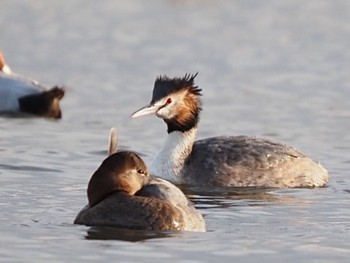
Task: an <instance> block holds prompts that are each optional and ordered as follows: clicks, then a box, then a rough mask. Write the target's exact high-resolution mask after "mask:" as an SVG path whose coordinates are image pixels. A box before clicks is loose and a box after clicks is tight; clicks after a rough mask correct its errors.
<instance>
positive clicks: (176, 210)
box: [74, 147, 205, 231]
mask: <svg viewBox="0 0 350 263" xmlns="http://www.w3.org/2000/svg"><path fill="white" fill-rule="evenodd" d="M110 149H111V147H110ZM87 193H88V201H89V203H88V205H87V206H86V207H85V208H83V209H82V210H81V211H80V212H79V213H78V215H77V216H76V218H75V220H74V223H75V224H83V225H88V226H113V227H120V228H129V229H145V230H146V229H149V230H185V231H205V223H204V220H203V217H202V215H201V214H200V213H199V212H197V211H196V210H195V208H194V207H193V206H192V205H191V204H190V203H189V202H188V200H187V198H186V197H185V195H184V194H183V193H182V192H181V190H180V189H178V188H177V187H176V186H175V185H173V184H171V183H170V182H167V181H165V180H163V179H160V178H159V179H158V178H153V177H150V176H149V173H148V171H147V167H146V165H145V163H144V162H143V160H142V159H141V158H140V157H139V156H138V155H137V154H135V153H133V152H129V151H121V152H117V153H111V154H110V156H109V157H107V158H106V159H105V160H104V161H103V163H102V164H101V166H100V167H99V168H98V169H97V171H96V172H95V173H94V174H93V175H92V177H91V179H90V182H89V184H88V190H87Z"/></svg>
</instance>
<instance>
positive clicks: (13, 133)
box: [0, 0, 350, 262]
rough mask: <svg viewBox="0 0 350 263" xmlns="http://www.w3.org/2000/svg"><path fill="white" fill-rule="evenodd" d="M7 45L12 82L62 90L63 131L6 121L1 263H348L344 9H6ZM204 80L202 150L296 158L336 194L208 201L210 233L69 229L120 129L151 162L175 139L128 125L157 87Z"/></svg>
mask: <svg viewBox="0 0 350 263" xmlns="http://www.w3.org/2000/svg"><path fill="white" fill-rule="evenodd" d="M0 32H1V34H0V49H2V50H3V52H4V54H5V56H6V58H7V61H8V63H9V65H10V66H12V69H13V70H14V71H16V72H18V73H22V74H25V75H28V76H32V77H34V78H36V79H38V80H39V81H41V82H43V83H46V84H48V85H54V84H64V85H66V86H67V93H66V97H65V98H64V99H63V101H62V108H63V119H62V120H61V121H58V122H56V121H50V120H45V119H35V118H29V119H7V118H0V209H1V213H0V234H1V240H0V261H1V262H21V261H22V262H68V261H70V262H72V261H74V262H86V261H116V260H117V261H118V262H257V261H259V262H278V261H279V262H348V260H349V258H350V244H349V241H350V208H349V202H350V173H349V170H350V133H349V130H350V103H349V97H350V87H349V83H350V74H349V72H350V52H349V47H350V2H349V1H347V0H338V1H326V0H324V1H321V0H319V1H302V0H297V1H293V0H290V1H279V0H274V1H272V0H269V1H259V0H248V1H243V0H242V1H230V0H226V1H225V0H219V1H200V0H193V1H185V0H173V1H171V0H167V1H161V0H151V1H142V0H131V1H112V0H110V1H83V0H72V1H46V0H35V1H34V0H33V1H20V0H4V1H1V2H0ZM197 71H198V72H199V75H198V77H197V78H196V83H197V84H198V85H199V86H200V87H201V88H202V89H203V93H204V96H203V101H204V110H203V112H202V115H201V123H200V131H199V137H207V136H214V135H221V134H230V135H234V134H248V135H257V136H263V137H268V138H271V139H274V140H278V141H282V142H285V143H288V144H290V145H293V146H295V147H297V148H299V149H300V150H302V151H304V152H306V153H307V154H308V155H310V156H311V157H313V158H314V159H316V160H319V161H320V162H321V163H322V164H323V165H324V166H325V167H326V168H327V169H328V170H329V173H330V182H329V186H328V187H327V188H323V189H289V190H279V191H273V192H269V193H265V194H255V195H250V194H246V195H234V194H229V193H215V192H214V193H210V192H209V193H202V194H201V193H199V194H197V195H194V196H192V200H193V201H194V202H195V203H196V207H197V208H198V209H199V210H200V211H201V212H202V213H203V214H204V216H205V220H206V223H207V228H208V232H207V233H144V234H142V235H141V236H140V234H139V233H134V232H130V231H126V232H125V231H115V230H111V229H105V230H103V229H97V230H96V229H89V228H87V227H84V226H76V225H73V224H72V221H73V219H74V217H75V215H76V213H77V212H78V211H79V210H80V209H81V208H82V207H83V206H84V205H85V204H86V201H87V200H86V192H85V191H86V186H87V183H88V180H89V178H90V176H91V174H92V173H93V172H94V170H95V169H96V168H97V167H98V165H99V164H100V163H101V161H102V160H103V158H104V157H105V154H106V149H107V137H108V132H109V129H110V127H112V126H116V127H117V128H118V130H119V132H120V145H121V147H122V148H126V149H132V150H135V151H138V152H140V153H142V154H143V157H144V159H145V160H146V161H147V162H150V160H151V158H152V156H153V154H154V153H155V152H156V151H157V149H158V148H159V147H160V146H161V145H162V143H163V140H164V138H165V125H164V124H163V123H162V121H161V120H159V119H157V118H155V117H144V118H140V119H130V117H129V116H130V114H131V113H132V112H134V110H136V109H138V108H139V107H141V106H143V105H145V104H146V103H148V102H149V100H150V98H151V91H152V87H153V82H154V80H155V78H156V77H157V76H158V75H161V74H168V75H170V76H182V75H183V74H185V73H186V72H189V73H195V72H197ZM100 238H105V239H107V240H100ZM125 240H143V241H142V242H129V241H125Z"/></svg>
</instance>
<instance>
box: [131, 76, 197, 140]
mask: <svg viewBox="0 0 350 263" xmlns="http://www.w3.org/2000/svg"><path fill="white" fill-rule="evenodd" d="M197 74H198V73H196V74H194V75H190V74H186V75H185V76H184V77H182V78H176V77H175V78H169V77H167V76H160V77H158V78H157V79H156V81H155V83H154V89H153V95H152V100H151V102H150V104H149V105H147V106H145V107H142V108H141V109H139V110H137V111H136V112H134V113H133V114H132V115H131V117H133V118H136V117H139V116H144V115H149V114H155V115H156V116H157V117H159V118H162V119H163V120H164V121H165V122H166V124H167V125H168V133H170V132H172V131H181V132H185V131H188V130H190V129H192V128H193V127H196V126H197V123H198V119H199V112H200V111H201V100H200V96H201V95H202V94H201V89H199V88H198V87H197V86H195V84H194V79H195V77H196V76H197Z"/></svg>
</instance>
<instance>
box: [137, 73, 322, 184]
mask: <svg viewBox="0 0 350 263" xmlns="http://www.w3.org/2000/svg"><path fill="white" fill-rule="evenodd" d="M196 75H197V74H196ZM196 75H185V76H184V77H183V78H169V77H167V76H163V77H159V78H157V80H156V81H155V84H154V89H153V96H152V100H151V103H150V104H149V105H147V106H145V107H143V108H141V109H139V110H137V111H136V112H135V113H133V114H132V115H131V116H132V117H139V116H143V115H148V114H155V115H156V116H157V117H159V118H161V119H163V120H164V121H165V123H166V124H167V128H168V136H167V138H166V141H165V143H164V145H163V147H162V149H161V150H160V151H159V152H158V154H157V155H156V156H155V158H154V159H153V162H152V165H151V167H150V172H151V173H152V174H154V175H157V176H161V177H163V178H165V179H167V180H170V181H172V182H174V183H188V184H194V185H197V186H198V185H202V186H205V185H206V186H224V187H227V186H228V187H267V188H275V187H278V188H284V187H321V186H324V185H326V184H327V182H328V172H327V171H326V169H325V168H324V167H323V166H321V165H320V164H318V163H315V162H314V161H313V160H311V159H310V158H309V157H307V156H306V155H304V154H303V153H301V152H300V151H298V150H296V149H295V148H293V147H290V146H287V145H285V144H281V143H279V142H275V141H271V140H268V139H261V138H256V137H249V136H220V137H212V138H207V139H202V140H198V141H196V142H195V138H196V134H197V127H198V121H199V113H200V111H201V100H200V96H201V89H199V88H198V87H197V86H195V84H194V78H195V77H196Z"/></svg>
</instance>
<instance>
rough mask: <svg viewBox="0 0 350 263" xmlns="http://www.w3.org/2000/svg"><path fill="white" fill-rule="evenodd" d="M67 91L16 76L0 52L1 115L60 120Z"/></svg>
mask: <svg viewBox="0 0 350 263" xmlns="http://www.w3.org/2000/svg"><path fill="white" fill-rule="evenodd" d="M64 93H65V90H64V89H63V88H61V87H58V86H55V87H53V88H51V89H47V88H46V87H44V86H43V85H41V84H39V83H38V82H37V81H35V80H32V79H29V78H27V77H24V76H21V75H18V74H15V73H13V72H12V70H11V69H10V67H9V66H8V65H7V64H6V62H5V58H4V56H3V54H2V53H1V52H0V113H20V112H22V113H29V114H33V115H37V116H42V117H48V118H54V119H60V118H61V117H62V112H61V109H60V105H59V101H60V100H61V99H62V98H63V96H64Z"/></svg>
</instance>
